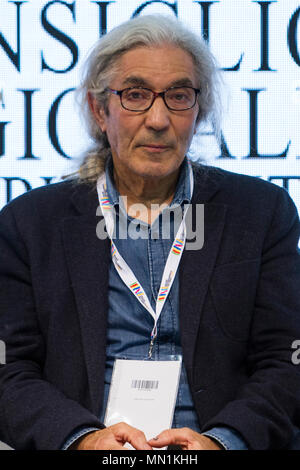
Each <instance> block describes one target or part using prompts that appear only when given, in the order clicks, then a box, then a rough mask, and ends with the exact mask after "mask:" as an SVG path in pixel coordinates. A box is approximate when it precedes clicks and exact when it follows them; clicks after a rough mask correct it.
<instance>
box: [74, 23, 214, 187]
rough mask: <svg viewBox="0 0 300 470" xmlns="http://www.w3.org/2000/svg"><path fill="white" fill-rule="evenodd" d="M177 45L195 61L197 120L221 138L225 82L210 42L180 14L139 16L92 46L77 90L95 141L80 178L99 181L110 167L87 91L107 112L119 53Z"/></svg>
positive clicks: (86, 122) (103, 138)
mask: <svg viewBox="0 0 300 470" xmlns="http://www.w3.org/2000/svg"><path fill="white" fill-rule="evenodd" d="M165 44H167V45H174V46H176V47H179V48H181V49H183V50H184V51H186V52H187V53H189V54H190V55H191V57H192V59H193V62H194V64H195V72H196V77H197V81H198V83H197V84H196V86H197V88H200V89H201V93H200V94H199V95H198V102H199V114H198V117H197V125H198V127H199V125H201V124H210V125H211V126H212V129H213V131H214V133H215V135H216V137H217V139H219V136H220V115H221V99H220V85H221V83H222V80H221V76H220V72H219V69H218V67H217V64H216V61H215V58H214V57H213V55H212V54H211V52H210V50H209V48H208V46H207V44H206V43H205V42H204V40H202V38H200V37H199V36H198V35H196V34H195V33H193V32H192V31H190V30H189V29H188V27H187V26H185V25H183V24H182V23H181V22H180V21H179V20H178V19H176V18H173V17H170V16H163V15H145V16H140V17H136V18H134V19H131V20H129V21H126V22H125V23H122V24H121V25H119V26H117V27H116V28H114V29H112V30H111V31H110V32H109V33H107V34H106V35H104V36H102V37H101V38H100V39H99V40H98V41H97V43H96V44H95V46H94V47H93V48H92V50H91V52H90V54H89V56H88V58H87V60H86V62H85V66H84V73H83V77H82V82H81V85H80V86H79V87H78V89H77V93H76V94H77V102H78V104H79V106H80V112H81V115H82V117H83V118H84V121H85V124H86V126H87V131H88V134H89V136H90V137H91V139H92V141H93V145H92V147H91V148H90V150H89V151H87V153H86V154H85V157H84V160H83V162H82V164H81V166H80V168H79V171H78V175H79V179H80V180H81V181H85V182H95V181H96V180H97V178H98V176H99V174H100V173H101V172H102V171H103V170H104V168H105V162H106V160H107V157H108V156H109V155H110V146H109V142H108V140H107V137H106V134H105V133H103V132H102V131H101V129H100V128H99V126H98V124H97V122H96V121H95V118H94V116H93V114H92V112H91V110H90V108H89V104H88V100H87V94H88V92H90V93H92V94H93V95H94V96H95V97H96V99H97V101H98V103H99V106H100V107H102V108H103V109H104V111H105V112H106V113H107V114H108V108H107V102H108V94H107V91H106V89H107V87H108V86H109V83H110V81H111V80H112V78H113V76H114V74H115V73H116V72H117V64H118V61H119V59H120V57H121V56H122V55H123V54H124V53H126V52H128V51H129V50H131V49H134V48H136V47H140V46H144V47H153V46H159V45H165Z"/></svg>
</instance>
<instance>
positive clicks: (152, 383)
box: [131, 379, 159, 390]
mask: <svg viewBox="0 0 300 470" xmlns="http://www.w3.org/2000/svg"><path fill="white" fill-rule="evenodd" d="M158 384H159V380H141V379H134V380H132V382H131V388H137V389H138V390H153V389H157V388H158Z"/></svg>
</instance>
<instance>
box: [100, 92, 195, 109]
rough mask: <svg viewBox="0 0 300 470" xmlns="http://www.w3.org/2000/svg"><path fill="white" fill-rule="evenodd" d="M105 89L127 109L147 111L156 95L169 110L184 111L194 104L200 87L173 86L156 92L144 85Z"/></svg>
mask: <svg viewBox="0 0 300 470" xmlns="http://www.w3.org/2000/svg"><path fill="white" fill-rule="evenodd" d="M107 90H108V91H109V92H111V93H114V94H115V95H118V96H119V97H120V101H121V105H122V107H123V108H124V109H127V110H128V111H148V109H150V108H151V106H152V105H153V103H154V101H155V100H156V98H157V97H158V96H161V97H162V99H163V100H164V103H165V105H166V106H167V108H168V109H170V110H171V111H185V110H186V109H191V108H193V107H194V106H195V104H196V100H197V96H198V94H199V93H200V91H201V90H200V89H198V88H192V87H189V86H180V87H179V86H174V87H171V88H168V89H167V90H164V91H161V92H160V93H157V92H156V91H153V90H150V88H144V87H139V86H138V87H130V88H124V90H113V89H112V88H107Z"/></svg>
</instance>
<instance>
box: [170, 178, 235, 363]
mask: <svg viewBox="0 0 300 470" xmlns="http://www.w3.org/2000/svg"><path fill="white" fill-rule="evenodd" d="M198 184H199V183H198ZM218 190H219V181H218V178H217V179H214V178H209V177H207V176H206V177H204V178H203V181H202V182H201V180H200V185H199V186H196V187H195V192H194V196H193V199H192V210H193V211H194V212H195V206H196V204H204V244H203V247H202V248H201V249H199V250H184V252H183V254H182V259H181V263H180V269H179V282H180V294H179V297H180V299H179V302H180V307H179V308H180V333H181V345H182V349H183V355H184V360H185V365H186V367H187V369H190V368H192V366H193V356H194V351H195V343H196V339H197V335H198V329H199V324H200V319H201V311H202V309H203V304H204V300H205V297H206V293H207V290H208V286H209V282H210V278H211V275H212V272H213V268H214V265H215V261H216V257H217V254H218V250H219V245H220V242H221V237H222V232H223V227H224V223H225V215H226V205H224V204H214V203H209V200H210V199H211V198H212V196H213V195H214V194H215V193H216V192H217V191H218Z"/></svg>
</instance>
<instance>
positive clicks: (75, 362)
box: [0, 166, 300, 449]
mask: <svg viewBox="0 0 300 470" xmlns="http://www.w3.org/2000/svg"><path fill="white" fill-rule="evenodd" d="M194 171H195V190H194V195H193V200H192V207H193V209H194V208H195V204H197V203H198V204H199V203H203V204H205V235H204V237H205V239H204V246H203V248H202V249H201V250H198V251H187V250H185V251H184V253H183V256H182V259H181V263H180V271H179V275H180V292H179V296H180V328H181V342H182V348H183V360H184V362H185V366H186V369H187V374H188V380H189V384H190V388H191V393H192V397H193V400H194V405H195V409H196V411H197V415H198V417H199V423H200V426H201V429H202V431H205V430H208V429H210V428H211V427H213V426H218V425H221V426H230V427H232V428H233V429H236V430H237V431H239V432H240V433H241V435H242V437H243V438H244V439H245V441H246V442H247V444H248V446H249V448H250V449H275V448H276V449H277V448H278V449H279V448H284V447H285V446H286V445H287V444H288V442H289V441H290V439H291V437H292V435H293V432H294V429H295V426H296V425H299V423H300V416H299V415H300V372H299V366H297V365H294V364H293V362H292V360H291V357H292V353H293V352H294V350H293V349H292V347H291V346H292V343H293V342H294V341H295V340H296V339H300V295H299V285H300V255H299V250H298V248H297V245H298V240H299V219H298V215H297V211H296V208H295V205H294V204H293V202H292V200H291V199H290V197H289V195H288V193H287V192H286V191H285V190H283V189H281V188H279V187H277V186H276V185H273V184H271V183H267V182H265V181H262V180H260V179H258V178H252V177H249V176H243V175H236V174H234V173H230V172H227V171H223V170H218V169H214V168H212V167H207V168H206V167H200V166H197V167H196V166H194ZM97 206H98V199H97V193H96V190H95V188H92V187H90V186H88V185H86V184H78V183H74V182H72V181H66V182H63V183H58V184H53V185H50V186H47V187H43V188H39V189H35V190H33V191H30V192H28V193H26V194H25V195H23V196H21V197H19V198H17V199H15V200H13V201H12V202H11V203H10V204H8V205H7V206H6V207H5V208H4V209H3V210H2V211H1V213H0V339H1V340H3V341H5V343H6V348H7V364H5V365H1V366H0V439H2V440H3V441H5V442H7V443H8V444H9V445H11V446H12V447H13V448H16V449H59V448H60V447H61V445H62V444H63V443H64V442H65V440H66V439H67V437H68V436H69V435H70V434H72V433H73V432H74V431H75V430H76V429H77V428H79V427H82V426H96V427H97V426H98V427H99V428H102V427H103V425H102V423H100V422H99V420H98V416H99V412H100V407H101V404H102V399H103V387H104V382H103V381H104V368H105V347H106V323H107V321H106V317H107V311H108V268H109V263H110V250H109V241H108V240H104V241H103V240H99V239H98V238H97V237H96V224H97V223H98V222H99V220H100V219H99V216H96V208H97Z"/></svg>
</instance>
